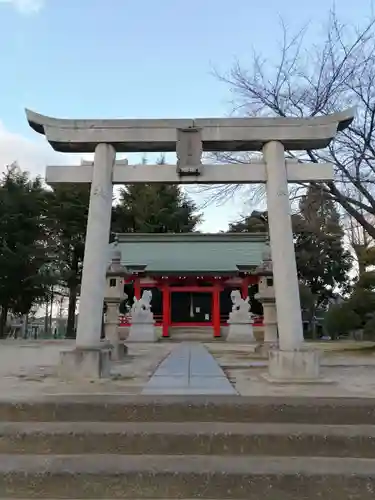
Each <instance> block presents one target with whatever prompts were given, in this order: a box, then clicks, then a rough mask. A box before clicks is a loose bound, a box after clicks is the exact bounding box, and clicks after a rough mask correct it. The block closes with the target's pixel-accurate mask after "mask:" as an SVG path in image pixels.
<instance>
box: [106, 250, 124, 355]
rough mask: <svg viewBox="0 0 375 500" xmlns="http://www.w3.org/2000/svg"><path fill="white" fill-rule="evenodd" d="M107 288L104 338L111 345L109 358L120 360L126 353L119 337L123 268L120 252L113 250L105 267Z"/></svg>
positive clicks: (122, 295) (122, 296)
mask: <svg viewBox="0 0 375 500" xmlns="http://www.w3.org/2000/svg"><path fill="white" fill-rule="evenodd" d="M106 276H107V288H106V293H105V298H104V302H105V304H106V308H107V310H106V314H105V325H104V332H105V338H106V340H107V341H108V342H109V343H110V345H111V360H112V361H120V360H121V359H123V358H124V356H125V354H126V350H127V348H126V346H125V345H124V343H123V342H121V341H120V338H119V331H118V328H119V324H120V320H119V317H120V302H121V300H122V299H123V298H124V284H123V278H124V276H125V269H124V267H123V266H122V265H121V252H120V251H119V250H117V249H115V250H114V251H113V254H112V260H111V263H110V265H109V266H108V268H107V274H106Z"/></svg>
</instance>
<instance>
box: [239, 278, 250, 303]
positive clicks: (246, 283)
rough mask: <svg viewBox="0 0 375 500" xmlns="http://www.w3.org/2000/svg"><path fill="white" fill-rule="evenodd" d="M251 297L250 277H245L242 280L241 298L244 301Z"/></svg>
mask: <svg viewBox="0 0 375 500" xmlns="http://www.w3.org/2000/svg"><path fill="white" fill-rule="evenodd" d="M248 295H249V277H248V276H245V277H243V278H242V284H241V296H242V298H243V299H245V298H246V297H248Z"/></svg>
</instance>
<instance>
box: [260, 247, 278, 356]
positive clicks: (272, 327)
mask: <svg viewBox="0 0 375 500" xmlns="http://www.w3.org/2000/svg"><path fill="white" fill-rule="evenodd" d="M256 272H257V274H258V276H259V277H260V280H259V285H258V286H259V291H258V293H257V294H256V295H255V298H256V299H257V300H259V302H260V303H261V304H262V306H263V324H264V347H265V348H266V350H268V349H269V348H270V347H277V346H278V333H277V312H276V299H275V288H274V284H273V273H272V259H271V251H270V248H269V246H268V245H267V247H266V249H265V251H264V252H263V261H262V263H261V265H260V266H259V267H258V268H257V270H256Z"/></svg>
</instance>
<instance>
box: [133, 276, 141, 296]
mask: <svg viewBox="0 0 375 500" xmlns="http://www.w3.org/2000/svg"><path fill="white" fill-rule="evenodd" d="M134 297H135V298H136V299H138V300H139V299H140V298H141V281H140V279H139V277H138V276H137V277H136V278H135V279H134Z"/></svg>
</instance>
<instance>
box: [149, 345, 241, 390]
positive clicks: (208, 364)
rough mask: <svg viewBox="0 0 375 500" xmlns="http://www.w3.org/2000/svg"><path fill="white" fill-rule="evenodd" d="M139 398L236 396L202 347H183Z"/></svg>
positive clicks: (170, 356)
mask: <svg viewBox="0 0 375 500" xmlns="http://www.w3.org/2000/svg"><path fill="white" fill-rule="evenodd" d="M142 394H160V395H161V394H164V395H179V394H181V395H184V394H195V395H198V394H232V395H233V394H238V393H237V391H236V390H235V389H234V388H233V386H232V385H231V383H230V382H229V380H228V378H227V377H226V375H225V373H224V372H223V370H222V369H221V368H220V366H219V365H218V363H217V362H216V361H215V359H214V358H213V357H212V355H211V354H210V353H209V352H208V351H207V349H206V348H205V347H204V346H203V345H201V344H189V343H182V344H179V345H177V346H176V347H175V349H174V350H173V351H172V352H171V353H170V354H169V355H168V356H167V358H166V359H165V360H164V361H163V362H162V363H161V364H160V365H159V367H158V369H157V370H156V371H155V373H154V374H153V376H152V377H151V379H150V380H149V382H148V383H147V384H146V386H145V388H144V389H143V391H142Z"/></svg>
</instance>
